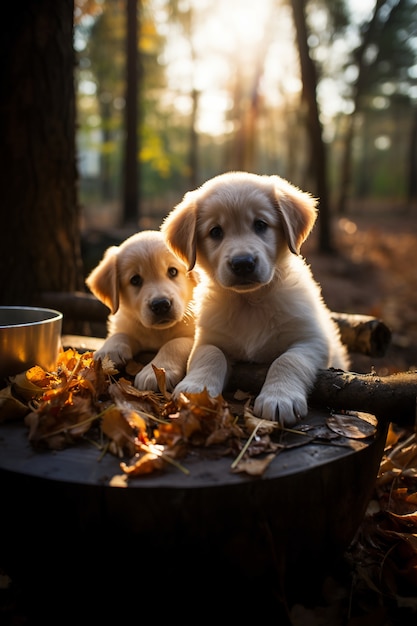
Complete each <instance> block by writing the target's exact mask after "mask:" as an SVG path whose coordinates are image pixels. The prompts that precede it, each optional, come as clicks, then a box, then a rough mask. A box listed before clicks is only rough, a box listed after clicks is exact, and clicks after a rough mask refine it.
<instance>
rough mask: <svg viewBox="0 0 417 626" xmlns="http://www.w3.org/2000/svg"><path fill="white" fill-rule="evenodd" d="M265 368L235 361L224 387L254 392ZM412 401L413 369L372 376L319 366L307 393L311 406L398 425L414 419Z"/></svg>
mask: <svg viewBox="0 0 417 626" xmlns="http://www.w3.org/2000/svg"><path fill="white" fill-rule="evenodd" d="M267 371H268V367H267V366H266V365H265V366H262V365H252V364H251V365H249V364H247V363H240V364H237V365H236V366H235V367H234V368H233V372H232V375H231V377H230V380H229V383H228V389H229V390H230V391H235V390H236V389H241V390H243V391H248V392H250V393H253V394H257V393H259V391H260V389H261V387H262V385H263V382H264V380H265V377H266V373H267ZM416 401H417V371H409V372H399V373H397V374H391V375H389V376H375V375H374V374H356V373H354V372H344V371H341V370H333V369H328V370H320V372H319V374H318V376H317V379H316V382H315V385H314V389H313V391H312V392H311V394H310V403H311V405H312V406H316V407H323V408H329V409H333V410H338V411H343V410H354V411H363V412H365V413H372V414H373V415H375V416H376V417H377V418H378V419H381V420H388V421H391V422H394V423H396V424H399V425H412V424H414V423H415V422H416Z"/></svg>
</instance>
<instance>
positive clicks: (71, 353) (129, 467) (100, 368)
mask: <svg viewBox="0 0 417 626" xmlns="http://www.w3.org/2000/svg"><path fill="white" fill-rule="evenodd" d="M129 367H130V369H129ZM129 371H131V366H128V367H126V368H125V371H124V373H121V372H119V371H118V370H117V368H116V367H115V366H114V364H113V363H112V362H111V360H110V359H108V358H105V359H103V360H102V361H100V360H98V361H95V360H94V358H93V352H92V351H86V352H81V353H79V352H78V351H77V350H75V349H73V348H67V349H65V350H62V351H61V353H60V355H59V357H58V360H57V363H56V367H55V370H54V371H50V372H49V371H45V370H43V369H42V368H41V367H40V366H38V365H36V366H34V367H32V368H30V369H29V370H27V371H25V372H22V373H20V374H18V375H16V376H13V377H10V379H9V385H8V386H7V387H6V388H5V389H3V390H1V391H0V422H1V421H5V420H11V419H20V420H22V419H23V422H24V424H25V426H26V427H27V429H28V439H29V441H30V443H31V445H32V446H33V448H35V449H37V448H41V449H45V448H46V449H50V450H62V449H64V448H66V447H67V446H74V445H76V444H77V443H78V442H81V441H82V442H86V441H87V442H90V443H91V444H92V445H95V446H96V447H97V448H98V449H99V450H100V451H101V453H102V454H106V453H109V454H112V455H114V456H115V457H117V458H118V459H119V463H120V469H121V470H122V472H123V473H124V474H125V475H126V476H128V477H130V478H133V477H137V476H142V475H148V474H151V473H153V472H160V471H165V470H166V469H167V468H168V467H171V468H172V467H175V468H176V469H177V470H179V471H182V472H183V473H184V474H187V473H189V470H188V469H187V467H186V465H185V464H184V463H185V462H186V457H187V454H188V453H189V452H190V450H191V449H192V450H194V451H195V450H198V449H200V450H201V449H203V448H205V449H207V448H211V449H216V450H217V451H218V454H220V455H223V456H224V455H229V456H233V457H234V460H233V462H231V466H230V471H231V472H234V473H246V474H248V475H250V476H261V475H263V474H264V472H265V471H266V470H267V468H268V466H269V465H270V463H271V462H272V461H273V459H274V458H275V457H276V455H277V454H278V453H279V452H281V451H282V450H285V449H289V448H293V447H297V446H302V445H306V444H308V443H311V442H319V443H327V444H330V445H332V444H333V443H335V444H336V443H339V444H340V442H341V438H346V437H347V438H349V437H355V436H357V433H358V432H359V426H358V424H359V423H360V422H363V424H366V425H367V426H366V428H368V430H367V432H366V433H363V434H362V435H361V436H363V437H367V436H368V437H369V436H372V435H373V434H374V431H371V430H369V423H368V422H366V421H364V420H361V419H359V418H358V416H357V414H355V415H349V414H348V413H346V415H344V416H343V423H341V422H340V417H341V416H339V424H338V428H337V432H334V431H335V426H334V424H333V423H332V422H331V420H330V421H329V420H328V424H327V426H326V425H324V426H323V427H322V428H321V429H315V430H314V429H313V430H311V428H312V427H311V426H309V425H307V424H300V425H299V426H297V428H295V429H288V428H283V427H281V426H280V425H279V424H278V423H275V422H270V421H268V420H262V419H259V418H257V417H256V416H255V415H254V414H253V412H252V410H251V406H250V403H251V400H252V398H251V396H248V395H247V394H246V393H245V392H242V391H240V390H238V391H237V392H236V394H235V400H236V403H240V404H236V403H235V404H233V405H232V404H231V403H229V402H228V401H226V399H225V398H224V397H223V396H222V395H219V396H218V397H217V398H213V397H211V396H209V395H208V393H207V391H206V390H204V391H202V392H201V393H194V394H193V393H186V394H180V396H179V397H178V398H176V399H175V400H174V399H173V398H172V395H171V394H170V393H169V392H168V391H167V389H166V384H165V371H164V369H163V368H156V367H154V372H155V376H156V379H157V383H158V387H159V390H160V391H159V392H158V393H157V392H154V391H146V390H145V391H140V390H138V389H136V388H135V387H134V385H133V383H132V380H133V376H132V375H130V374H128V373H127V372H129ZM242 403H243V410H242ZM237 407H239V409H238V410H236V408H237ZM329 419H330V418H329ZM331 419H333V421H334V420H335V416H333V417H331ZM353 420H354V421H353ZM362 428H364V426H362ZM324 431H325V432H324ZM352 433H354V435H352ZM340 445H346V444H344V443H341V444H340Z"/></svg>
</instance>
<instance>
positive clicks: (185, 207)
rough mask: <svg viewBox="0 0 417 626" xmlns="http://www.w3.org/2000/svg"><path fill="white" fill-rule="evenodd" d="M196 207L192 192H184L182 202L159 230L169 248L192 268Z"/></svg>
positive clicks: (194, 247)
mask: <svg viewBox="0 0 417 626" xmlns="http://www.w3.org/2000/svg"><path fill="white" fill-rule="evenodd" d="M196 225H197V207H196V201H195V195H194V194H193V192H188V193H186V194H185V196H184V199H183V200H182V202H180V203H179V204H177V206H176V207H175V208H174V209H173V210H172V211H171V213H169V214H168V215H167V217H166V218H165V220H164V221H163V222H162V224H161V232H162V234H163V235H164V238H165V241H166V243H167V245H168V246H169V248H171V250H172V251H173V253H174V254H176V255H177V256H178V257H179V258H180V259H182V260H183V261H184V262H185V263H186V265H187V266H188V270H192V269H193V267H194V265H195V261H196V255H197V232H196Z"/></svg>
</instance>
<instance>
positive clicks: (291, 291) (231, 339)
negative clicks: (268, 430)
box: [161, 172, 349, 425]
mask: <svg viewBox="0 0 417 626" xmlns="http://www.w3.org/2000/svg"><path fill="white" fill-rule="evenodd" d="M315 220H316V200H315V199H314V198H313V197H312V196H311V195H310V194H308V193H305V192H302V191H300V190H299V189H297V188H296V187H294V186H293V185H291V184H290V183H289V182H287V181H286V180H284V179H282V178H280V177H279V176H258V175H255V174H248V173H246V172H231V173H226V174H222V175H220V176H217V177H215V178H213V179H211V180H209V181H207V182H206V183H205V184H204V185H203V186H202V187H200V188H199V189H196V190H195V191H192V192H189V193H187V194H186V195H185V196H184V199H183V201H182V202H181V203H180V204H179V205H177V206H176V207H175V208H174V209H173V211H171V213H170V214H169V215H168V216H167V218H166V219H165V221H164V223H163V224H162V226H161V230H162V233H163V234H164V237H165V239H166V242H167V244H168V246H169V247H170V248H171V249H172V250H173V252H174V253H175V254H176V255H177V256H178V257H179V258H181V259H182V260H183V261H184V262H186V263H187V264H188V267H189V269H192V268H193V267H194V264H195V263H196V267H197V268H199V269H200V270H202V276H203V280H202V281H201V283H200V284H199V286H198V287H197V289H196V292H195V300H196V303H197V307H198V308H197V311H196V316H197V319H196V334H195V342H194V346H193V349H192V352H191V355H190V358H189V362H188V368H187V375H186V377H185V378H184V379H183V380H182V381H181V382H180V383H179V384H178V385H177V386H176V388H175V390H174V395H178V394H179V393H180V392H198V391H201V390H202V389H203V388H204V387H206V388H207V390H208V392H209V393H210V394H211V395H212V396H217V395H219V394H220V393H222V391H223V389H224V387H225V384H226V381H227V376H228V372H229V368H230V367H231V366H232V365H233V363H234V362H237V361H251V362H255V363H267V364H269V370H268V374H267V377H266V380H265V382H264V385H263V387H262V389H261V391H260V393H259V395H258V396H257V398H256V399H255V403H254V411H255V413H256V414H257V415H258V416H259V417H262V418H265V419H269V420H279V421H280V422H281V423H282V424H287V425H291V424H294V423H295V422H296V420H297V419H299V418H300V417H303V416H305V415H306V414H307V412H308V406H307V397H308V393H309V391H310V390H311V388H312V386H313V384H314V381H315V378H316V375H317V372H318V370H319V369H320V368H327V367H335V368H341V369H346V368H347V367H348V365H349V359H348V355H347V352H346V349H345V347H344V346H343V344H342V343H341V341H340V336H339V330H338V328H337V326H336V324H335V323H334V322H333V320H332V318H331V314H330V311H329V310H328V308H327V307H326V305H325V303H324V302H323V299H322V296H321V290H320V287H319V285H318V284H317V283H316V282H315V281H314V279H313V276H312V273H311V271H310V268H309V267H308V266H307V264H306V263H305V261H304V259H303V258H302V257H301V256H300V255H299V251H300V247H301V245H302V243H303V242H304V240H305V239H306V238H307V236H308V235H309V233H310V231H311V229H312V228H313V225H314V223H315Z"/></svg>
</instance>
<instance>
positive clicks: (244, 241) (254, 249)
mask: <svg viewBox="0 0 417 626" xmlns="http://www.w3.org/2000/svg"><path fill="white" fill-rule="evenodd" d="M196 230H197V258H198V262H199V264H200V265H201V267H202V268H203V269H204V270H205V271H206V272H207V273H208V274H209V275H210V276H211V277H212V279H213V280H214V281H215V282H216V283H219V284H220V285H222V286H223V287H226V288H229V289H233V290H235V291H251V290H253V289H256V288H258V287H259V286H261V285H263V284H266V283H268V282H270V280H271V279H272V276H273V273H274V267H275V264H276V259H277V253H278V249H279V245H280V243H282V241H283V235H282V233H281V231H280V229H279V220H278V213H277V211H275V210H274V206H273V203H272V199H271V198H270V197H268V196H267V194H266V193H264V192H263V191H262V190H259V189H258V188H256V187H255V188H254V187H253V186H251V185H247V184H239V185H234V186H233V187H226V188H225V187H221V188H216V189H214V190H212V191H211V192H210V193H208V194H207V195H205V196H203V197H202V198H201V200H200V202H199V204H198V214H197V223H196Z"/></svg>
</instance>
